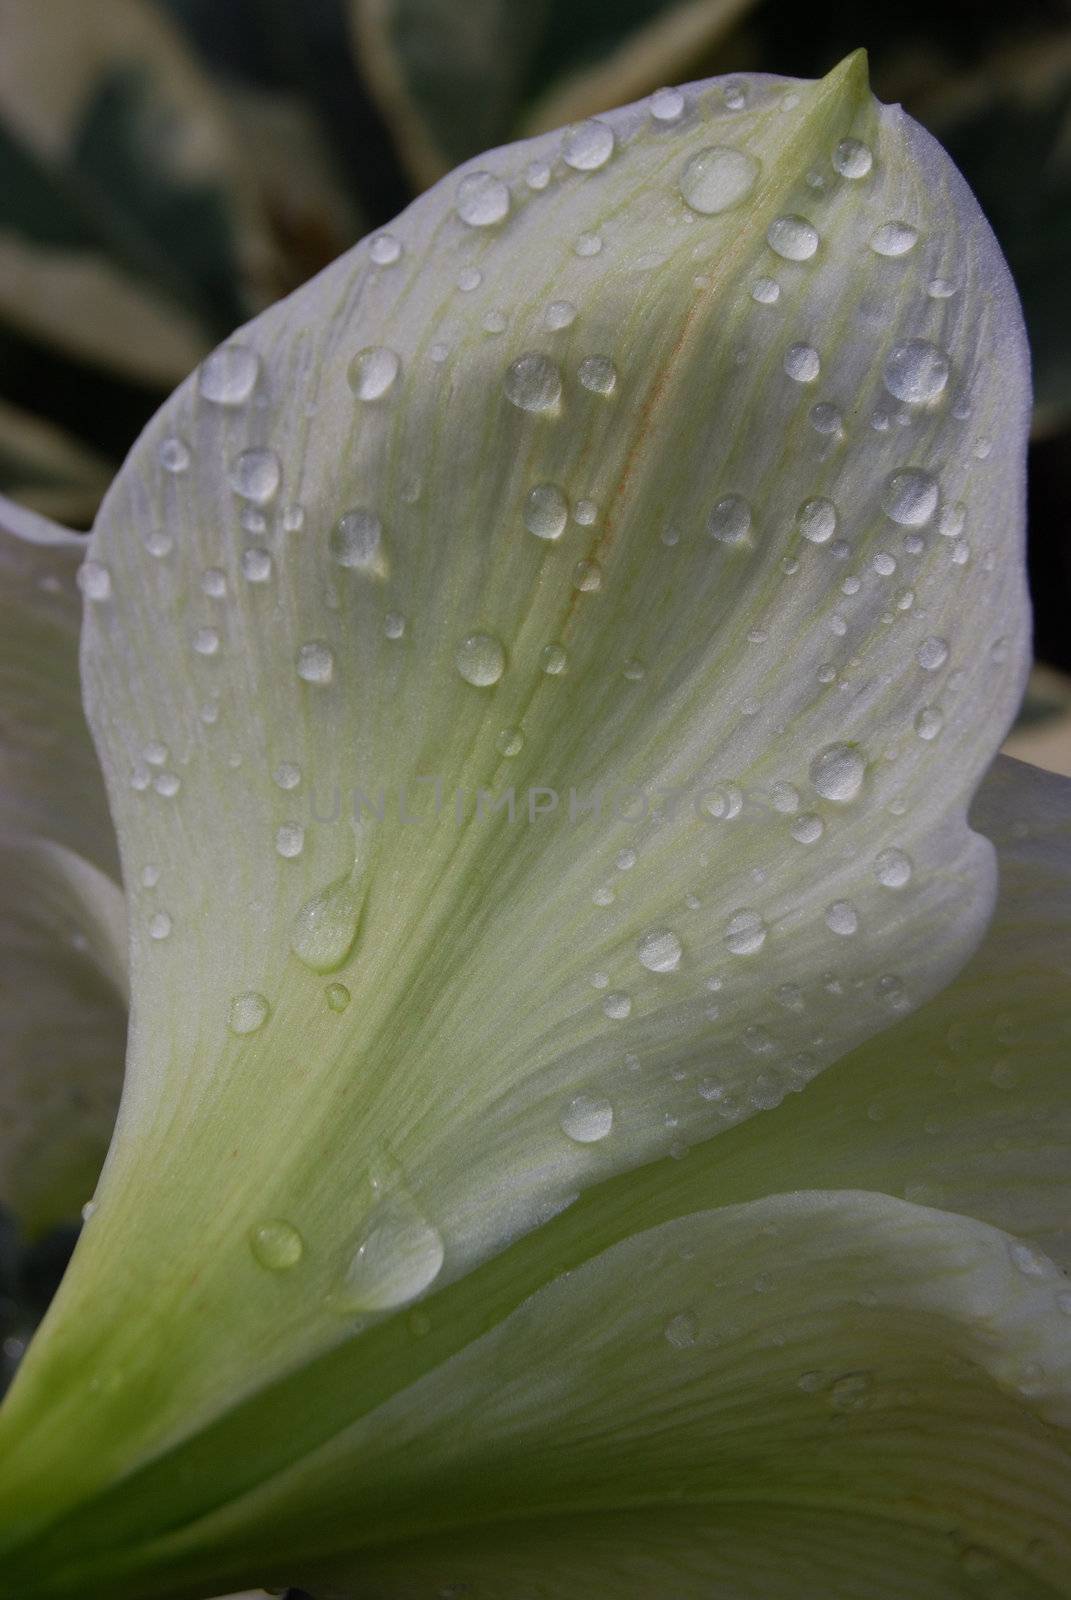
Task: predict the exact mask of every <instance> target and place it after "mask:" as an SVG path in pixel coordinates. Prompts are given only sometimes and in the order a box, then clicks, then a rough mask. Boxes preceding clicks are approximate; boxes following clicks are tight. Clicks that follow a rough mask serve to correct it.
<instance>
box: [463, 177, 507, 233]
mask: <svg viewBox="0 0 1071 1600" xmlns="http://www.w3.org/2000/svg"><path fill="white" fill-rule="evenodd" d="M456 206H457V214H458V216H459V217H460V218H461V220H462V222H466V223H468V225H469V227H470V228H489V227H491V226H492V225H493V224H494V223H496V222H501V221H502V219H503V217H505V216H508V214H509V207H510V196H509V189H508V188H507V187H506V185H505V184H504V183H503V182H502V179H501V178H496V177H495V175H494V173H493V172H469V173H467V174H466V175H465V177H463V178H462V180H461V182H460V183H459V184H458V186H457V198H456Z"/></svg>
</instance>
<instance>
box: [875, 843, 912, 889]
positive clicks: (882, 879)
mask: <svg viewBox="0 0 1071 1600" xmlns="http://www.w3.org/2000/svg"><path fill="white" fill-rule="evenodd" d="M874 876H875V877H876V878H877V880H878V882H879V883H880V884H881V885H882V886H883V887H884V888H886V889H902V888H903V887H904V885H905V884H906V883H910V881H911V857H910V856H909V855H907V853H906V852H905V851H903V850H896V849H889V850H881V851H879V853H878V855H877V856H876V857H875V860H874Z"/></svg>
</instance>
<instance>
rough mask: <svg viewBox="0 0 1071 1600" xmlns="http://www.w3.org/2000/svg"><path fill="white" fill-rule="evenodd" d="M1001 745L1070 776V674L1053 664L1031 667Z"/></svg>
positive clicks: (1031, 760) (1042, 765) (1010, 753)
mask: <svg viewBox="0 0 1071 1600" xmlns="http://www.w3.org/2000/svg"><path fill="white" fill-rule="evenodd" d="M1004 749H1005V751H1006V752H1007V754H1008V755H1010V756H1017V757H1018V758H1019V760H1020V761H1030V762H1033V764H1034V766H1036V767H1045V768H1047V770H1048V771H1049V772H1060V773H1063V775H1064V777H1071V678H1068V677H1066V676H1065V675H1064V674H1063V673H1062V672H1056V671H1054V670H1053V668H1052V667H1035V668H1034V670H1033V672H1032V673H1031V674H1030V682H1029V684H1028V685H1027V690H1026V698H1025V699H1024V701H1023V704H1022V709H1021V710H1020V712H1019V720H1018V721H1017V722H1016V724H1015V727H1014V728H1013V729H1012V731H1011V733H1010V734H1009V736H1008V738H1007V740H1006V742H1005V745H1004Z"/></svg>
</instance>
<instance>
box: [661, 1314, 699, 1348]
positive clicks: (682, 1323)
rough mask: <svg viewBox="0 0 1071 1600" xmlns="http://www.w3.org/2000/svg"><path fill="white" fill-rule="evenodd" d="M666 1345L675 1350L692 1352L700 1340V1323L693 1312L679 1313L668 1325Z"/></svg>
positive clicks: (671, 1318)
mask: <svg viewBox="0 0 1071 1600" xmlns="http://www.w3.org/2000/svg"><path fill="white" fill-rule="evenodd" d="M665 1331H666V1343H667V1344H671V1345H672V1346H673V1348H674V1350H690V1349H691V1348H692V1347H693V1345H695V1344H696V1343H697V1342H698V1339H699V1323H698V1321H697V1320H696V1316H695V1313H694V1312H693V1311H679V1312H678V1313H677V1315H676V1316H675V1317H670V1319H669V1321H668V1322H667V1323H666V1330H665Z"/></svg>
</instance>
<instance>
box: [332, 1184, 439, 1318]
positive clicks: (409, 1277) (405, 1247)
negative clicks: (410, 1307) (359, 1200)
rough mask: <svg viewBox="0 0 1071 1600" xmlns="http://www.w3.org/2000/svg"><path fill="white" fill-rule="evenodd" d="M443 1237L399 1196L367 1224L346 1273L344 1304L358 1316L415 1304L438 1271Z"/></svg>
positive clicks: (383, 1207)
mask: <svg viewBox="0 0 1071 1600" xmlns="http://www.w3.org/2000/svg"><path fill="white" fill-rule="evenodd" d="M445 1256H446V1251H445V1247H444V1245H443V1240H442V1235H441V1234H440V1233H439V1231H438V1229H437V1228H433V1227H432V1225H431V1223H430V1222H428V1221H427V1219H426V1218H425V1217H423V1216H422V1215H421V1213H420V1212H419V1210H418V1209H417V1207H416V1205H415V1203H414V1202H413V1200H412V1198H411V1197H410V1196H408V1195H407V1194H406V1193H404V1191H398V1192H396V1193H395V1194H393V1195H391V1196H390V1197H389V1198H388V1199H387V1200H385V1201H384V1202H383V1203H382V1204H381V1205H380V1206H379V1207H377V1209H376V1211H375V1212H374V1213H373V1214H372V1216H371V1218H370V1219H369V1221H368V1223H367V1225H366V1227H365V1229H364V1231H363V1234H362V1236H361V1239H360V1242H359V1244H358V1246H357V1249H356V1251H355V1252H354V1256H353V1260H352V1261H351V1262H350V1265H349V1269H348V1271H347V1273H346V1281H345V1287H344V1290H343V1295H344V1298H345V1301H346V1304H347V1305H348V1306H350V1307H352V1308H353V1309H354V1310H359V1311H393V1310H394V1309H395V1308H396V1307H397V1306H404V1305H406V1304H408V1302H409V1301H410V1300H415V1299H416V1297H417V1295H418V1294H422V1293H423V1291H424V1290H425V1289H427V1288H429V1287H430V1285H431V1284H432V1283H434V1282H435V1279H436V1278H437V1277H438V1276H439V1273H440V1272H441V1270H442V1265H443V1261H444V1259H445Z"/></svg>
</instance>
